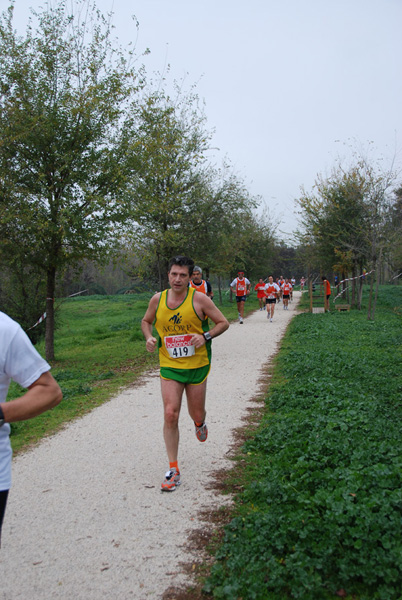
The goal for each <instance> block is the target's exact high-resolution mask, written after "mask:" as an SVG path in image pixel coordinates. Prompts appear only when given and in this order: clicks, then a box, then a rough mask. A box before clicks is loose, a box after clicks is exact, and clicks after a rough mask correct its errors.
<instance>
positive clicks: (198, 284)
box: [190, 265, 214, 300]
mask: <svg viewBox="0 0 402 600" xmlns="http://www.w3.org/2000/svg"><path fill="white" fill-rule="evenodd" d="M190 285H191V287H193V288H194V289H196V290H197V292H201V293H202V294H206V295H207V296H208V297H209V298H211V300H212V299H213V297H214V295H213V293H212V286H211V284H210V283H209V281H206V279H203V278H202V269H201V267H197V265H195V267H194V270H193V275H192V278H191V279H190Z"/></svg>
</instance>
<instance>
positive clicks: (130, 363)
mask: <svg viewBox="0 0 402 600" xmlns="http://www.w3.org/2000/svg"><path fill="white" fill-rule="evenodd" d="M150 297H151V295H150V294H149V293H142V294H135V295H134V294H133V295H117V296H88V297H75V298H70V299H68V300H64V301H63V302H61V303H56V306H57V304H59V309H58V311H57V324H58V325H57V330H56V335H55V356H56V360H55V361H54V362H53V363H52V374H53V375H54V377H55V378H56V379H57V381H58V382H59V385H60V387H61V388H62V391H63V401H62V402H61V404H60V405H59V406H58V407H56V408H55V409H54V410H52V411H50V412H47V413H44V414H43V415H40V416H39V417H36V418H35V419H33V420H31V421H25V422H19V423H13V424H12V426H11V442H12V446H13V450H14V452H18V451H19V450H21V449H24V448H26V447H27V446H29V445H31V444H33V443H35V442H37V441H38V440H40V439H41V438H42V437H44V436H45V435H48V434H50V433H54V432H55V431H57V430H58V429H60V427H62V426H63V424H64V423H66V422H68V421H71V420H73V419H76V418H77V417H80V416H82V415H83V414H85V413H87V412H88V411H90V410H92V409H93V408H94V407H96V406H98V405H99V404H102V403H103V402H105V401H107V400H109V399H110V398H112V397H113V396H114V395H116V394H117V393H118V392H119V390H121V389H122V388H124V387H127V386H131V385H134V384H135V381H136V380H137V379H138V377H140V376H141V375H142V374H143V373H144V372H146V371H147V370H149V369H150V368H152V367H156V366H157V358H158V357H157V353H155V354H149V353H148V352H147V351H146V349H145V343H144V338H143V335H142V332H141V319H142V317H143V316H144V313H145V311H146V308H147V306H148V302H149V299H150ZM257 304H258V303H257V299H256V296H255V295H254V296H252V297H251V298H250V301H249V302H247V303H246V312H250V311H252V310H254V309H255V308H256V307H257ZM217 306H218V307H219V308H220V309H221V310H222V312H223V313H224V314H225V315H226V317H227V318H228V319H229V320H234V319H236V317H237V309H236V303H235V302H230V301H229V298H228V296H227V295H225V296H224V301H223V305H222V306H220V305H219V304H217ZM37 349H38V351H39V352H40V354H42V356H44V343H43V342H42V343H39V344H38V345H37ZM22 393H23V390H22V388H20V387H19V386H18V385H16V384H14V383H12V384H11V386H10V392H9V395H8V399H9V400H10V399H12V398H15V397H16V396H18V395H20V394H22Z"/></svg>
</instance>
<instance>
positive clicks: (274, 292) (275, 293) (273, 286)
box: [265, 275, 281, 323]
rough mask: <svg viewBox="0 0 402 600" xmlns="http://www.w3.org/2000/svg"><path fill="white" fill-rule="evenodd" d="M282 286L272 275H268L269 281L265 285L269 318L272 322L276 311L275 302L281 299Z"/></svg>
mask: <svg viewBox="0 0 402 600" xmlns="http://www.w3.org/2000/svg"><path fill="white" fill-rule="evenodd" d="M280 293H281V288H280V287H279V285H278V284H277V283H275V282H274V278H273V277H272V275H270V277H268V283H267V284H266V285H265V295H266V296H267V319H269V320H270V322H271V323H272V319H273V316H274V312H275V304H276V301H277V299H279V296H280Z"/></svg>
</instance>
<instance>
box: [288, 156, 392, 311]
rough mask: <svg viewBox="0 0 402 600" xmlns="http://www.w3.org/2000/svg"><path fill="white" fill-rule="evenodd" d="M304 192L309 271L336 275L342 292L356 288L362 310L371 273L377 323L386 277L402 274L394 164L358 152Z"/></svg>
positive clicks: (303, 237)
mask: <svg viewBox="0 0 402 600" xmlns="http://www.w3.org/2000/svg"><path fill="white" fill-rule="evenodd" d="M302 192H303V193H302V194H301V196H300V198H299V199H298V200H297V202H298V206H299V209H300V216H301V224H302V227H301V230H300V231H299V232H298V238H299V242H300V245H301V247H302V249H303V254H304V261H305V264H306V265H307V266H308V270H309V271H311V270H314V269H315V270H316V271H320V272H321V273H322V272H324V273H331V274H336V275H337V276H338V279H339V281H341V282H343V283H342V287H343V290H342V289H341V290H338V292H339V293H340V294H342V293H343V291H346V288H348V291H349V288H351V304H352V306H356V307H357V308H358V309H360V308H361V299H362V287H363V283H364V281H365V280H366V274H367V275H368V274H370V278H369V281H370V295H369V306H368V318H369V319H373V318H374V314H375V304H376V297H377V292H378V285H379V283H380V282H384V278H383V277H382V274H383V273H384V271H386V272H387V277H386V281H387V282H398V281H399V277H400V276H401V271H402V242H401V240H402V235H401V234H402V187H401V185H400V180H399V183H398V173H397V171H396V169H395V168H394V165H393V164H391V167H390V168H387V169H384V168H383V167H382V166H381V165H380V164H375V163H373V162H371V161H369V160H368V158H367V157H365V156H363V155H362V154H361V153H356V152H355V153H354V157H353V161H352V164H350V165H348V166H347V167H344V166H342V165H341V164H338V165H337V166H336V167H334V168H333V171H332V173H331V175H330V176H329V177H326V178H324V177H322V176H321V175H319V176H318V177H317V180H316V183H315V185H314V188H313V190H312V191H311V192H305V191H304V190H302Z"/></svg>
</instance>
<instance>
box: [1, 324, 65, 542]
mask: <svg viewBox="0 0 402 600" xmlns="http://www.w3.org/2000/svg"><path fill="white" fill-rule="evenodd" d="M49 370H50V365H48V363H47V362H46V361H45V360H44V359H43V358H42V357H41V356H40V354H39V353H38V352H37V351H36V350H35V348H34V347H33V345H32V344H31V342H30V340H29V338H28V336H27V335H26V333H24V331H23V330H22V329H21V327H20V326H19V325H18V323H16V322H15V321H13V320H12V319H11V318H10V317H8V316H7V315H6V314H5V313H2V312H0V541H1V526H2V523H3V517H4V513H5V510H6V503H7V498H8V492H9V489H10V486H11V457H12V450H11V444H10V425H9V423H13V422H15V421H25V420H27V419H31V418H32V417H36V416H37V415H40V414H41V413H43V412H45V411H46V410H49V409H50V408H53V407H54V406H56V405H57V404H59V402H60V401H61V399H62V392H61V389H60V387H59V384H58V383H57V381H56V380H55V379H54V378H53V377H52V375H50V373H49ZM11 380H13V381H16V382H17V383H19V384H20V385H21V386H22V387H24V388H27V390H28V391H27V392H26V393H25V394H23V395H22V396H20V397H19V398H15V400H10V401H9V402H6V398H7V393H8V388H9V385H10V382H11Z"/></svg>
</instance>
